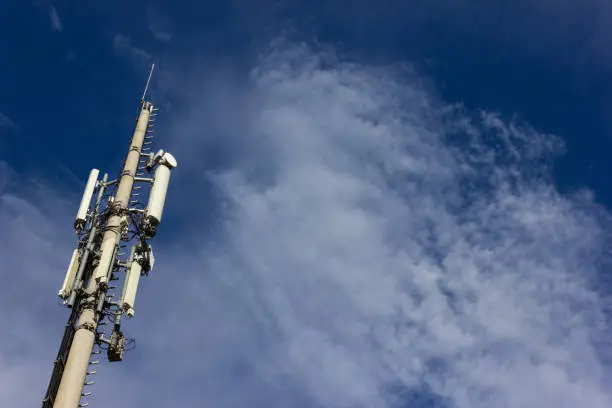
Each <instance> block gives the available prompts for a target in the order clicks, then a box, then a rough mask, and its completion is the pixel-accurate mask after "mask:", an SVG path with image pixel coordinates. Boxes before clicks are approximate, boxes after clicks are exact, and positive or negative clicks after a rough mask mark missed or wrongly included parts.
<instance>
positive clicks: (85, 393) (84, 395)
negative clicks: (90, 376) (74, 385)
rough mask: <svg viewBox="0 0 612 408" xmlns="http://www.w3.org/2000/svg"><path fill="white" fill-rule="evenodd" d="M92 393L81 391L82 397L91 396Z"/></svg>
mask: <svg viewBox="0 0 612 408" xmlns="http://www.w3.org/2000/svg"><path fill="white" fill-rule="evenodd" d="M90 395H91V392H82V393H81V397H89V396H90Z"/></svg>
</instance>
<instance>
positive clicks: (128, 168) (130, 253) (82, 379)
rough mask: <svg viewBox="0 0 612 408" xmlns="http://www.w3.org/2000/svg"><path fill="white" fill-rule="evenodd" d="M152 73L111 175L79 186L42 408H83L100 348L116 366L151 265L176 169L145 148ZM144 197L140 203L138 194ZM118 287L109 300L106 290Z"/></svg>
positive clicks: (149, 135) (151, 115) (94, 174)
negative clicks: (59, 333) (119, 164)
mask: <svg viewBox="0 0 612 408" xmlns="http://www.w3.org/2000/svg"><path fill="white" fill-rule="evenodd" d="M152 74H153V66H151V71H150V72H149V77H148V79H147V85H146V86H145V90H144V93H143V96H142V99H141V106H140V113H139V115H138V120H137V123H136V129H135V131H134V133H133V135H132V138H131V141H130V146H129V150H128V153H127V156H126V158H125V160H124V162H123V168H122V170H121V173H120V174H119V176H118V178H117V179H114V180H108V174H104V175H103V177H102V178H101V179H100V177H99V175H100V171H99V170H98V169H93V170H92V171H91V172H90V174H89V178H88V180H87V183H86V185H85V191H84V193H83V197H82V199H81V203H80V206H79V209H78V211H77V216H76V219H75V221H74V229H75V231H76V233H77V235H78V244H77V248H76V249H75V250H74V251H73V253H72V257H71V259H70V262H69V265H68V270H67V271H66V275H65V277H64V280H63V284H62V286H61V288H60V290H59V292H58V296H59V297H60V298H61V299H62V300H63V303H64V304H65V305H66V306H67V307H69V308H70V309H71V314H70V317H69V319H68V322H67V323H66V326H65V330H64V335H63V338H62V341H61V343H60V348H59V351H58V354H57V358H56V359H55V362H54V365H53V371H52V373H51V379H50V381H49V386H48V388H47V392H46V393H45V397H44V399H43V403H42V406H43V408H76V407H85V406H88V405H89V403H88V402H87V401H86V398H87V397H89V396H91V395H92V393H91V392H90V391H88V389H86V387H90V386H91V385H93V384H94V380H93V376H94V375H95V374H96V370H95V369H94V368H95V366H96V364H98V363H99V361H98V360H96V359H95V355H97V354H100V353H101V352H102V351H106V354H107V358H108V360H109V361H111V362H114V361H121V360H122V359H123V352H124V351H125V350H126V347H128V346H129V344H130V341H129V340H128V339H126V338H125V337H124V335H123V333H122V332H121V321H122V318H123V317H124V316H127V317H128V318H131V317H133V316H134V306H135V297H136V290H137V287H138V283H139V279H140V276H141V275H144V276H146V275H148V273H149V271H150V270H151V269H152V268H153V263H154V257H153V250H152V248H151V245H150V243H149V241H150V239H151V238H152V237H153V236H154V235H155V233H156V232H157V228H158V226H159V223H160V222H161V218H162V212H163V208H164V203H165V200H166V192H167V189H168V184H169V181H170V173H171V170H172V169H173V168H175V167H176V165H177V163H176V159H175V158H174V157H173V156H172V155H171V154H170V153H168V152H165V151H164V150H159V151H157V153H153V152H152V150H151V144H152V142H153V126H154V122H155V116H156V113H155V112H156V111H157V109H155V108H154V107H153V104H152V103H151V102H149V101H148V100H147V99H146V96H147V90H148V88H149V83H150V81H151V76H152ZM147 192H148V193H149V199H148V201H147V203H144V202H142V201H141V200H140V198H139V197H140V195H141V194H144V193H147ZM94 196H95V197H94ZM128 247H130V248H129V249H128ZM116 282H121V284H116ZM119 288H121V295H120V296H119V297H117V296H116V294H115V293H114V292H112V291H113V290H114V289H119ZM106 327H109V329H110V330H109V329H106Z"/></svg>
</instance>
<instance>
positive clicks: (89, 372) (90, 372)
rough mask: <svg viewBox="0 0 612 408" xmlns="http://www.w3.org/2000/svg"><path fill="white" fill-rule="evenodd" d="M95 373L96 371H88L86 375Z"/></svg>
mask: <svg viewBox="0 0 612 408" xmlns="http://www.w3.org/2000/svg"><path fill="white" fill-rule="evenodd" d="M97 373H98V372H97V371H96V370H93V371H88V372H87V375H94V374H97Z"/></svg>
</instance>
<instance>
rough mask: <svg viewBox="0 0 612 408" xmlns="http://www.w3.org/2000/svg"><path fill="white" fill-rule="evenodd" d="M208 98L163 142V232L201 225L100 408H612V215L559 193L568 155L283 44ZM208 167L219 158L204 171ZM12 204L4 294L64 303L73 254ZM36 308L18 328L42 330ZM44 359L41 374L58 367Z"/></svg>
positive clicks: (183, 241)
mask: <svg viewBox="0 0 612 408" xmlns="http://www.w3.org/2000/svg"><path fill="white" fill-rule="evenodd" d="M207 75H208V74H202V76H207ZM209 78H214V80H212V81H205V80H202V78H200V77H198V78H191V79H188V80H187V81H186V83H189V84H192V86H191V87H185V88H184V89H181V91H182V92H183V97H185V98H187V99H188V100H189V101H190V102H191V104H190V107H191V108H190V110H189V111H186V112H185V113H184V114H182V115H179V116H177V117H176V121H175V122H174V121H173V122H171V123H169V124H166V128H165V133H167V134H168V135H172V136H171V137H168V139H167V140H166V143H167V145H168V146H167V147H168V150H171V151H172V152H173V153H176V156H177V157H178V158H179V160H181V162H180V167H179V168H177V170H176V177H174V176H173V177H174V178H173V182H172V183H173V185H172V186H171V189H170V192H169V198H168V207H167V210H168V213H167V214H168V218H166V221H165V222H169V221H167V220H170V219H172V218H173V217H174V218H175V219H177V220H181V219H182V218H181V217H182V215H181V214H190V215H191V216H192V218H190V219H189V220H188V221H189V222H188V223H187V224H186V225H187V226H186V227H185V228H183V230H182V231H180V232H179V231H172V229H171V225H170V224H167V225H164V226H163V228H164V231H163V232H162V231H160V235H159V236H158V237H156V243H154V245H155V246H156V248H157V249H156V259H157V260H158V261H157V262H156V268H155V270H154V271H153V272H152V274H151V276H150V277H149V278H148V279H146V280H144V281H143V287H142V288H141V290H139V295H138V296H139V298H138V301H137V310H136V314H137V316H138V317H137V318H135V319H134V320H133V321H131V322H129V323H128V324H126V332H127V335H128V336H130V335H134V336H135V337H137V339H138V343H137V348H136V350H135V351H134V352H132V353H127V354H126V361H125V362H124V363H122V365H120V366H112V367H102V368H101V369H100V370H99V372H100V373H101V374H100V378H101V379H102V380H101V381H102V383H101V384H100V385H99V388H97V390H96V391H97V393H98V398H97V401H95V404H99V405H100V406H103V405H105V404H109V403H111V402H112V403H113V404H117V403H119V404H123V403H125V404H126V405H125V406H132V407H141V406H142V407H145V406H149V407H150V406H153V407H157V406H159V407H162V406H175V405H187V404H191V405H193V404H195V403H197V404H198V405H202V406H206V405H211V406H218V407H244V406H249V405H261V406H265V405H271V406H292V407H368V408H372V407H395V406H402V405H405V404H407V403H409V402H410V403H411V406H412V407H425V406H435V407H456V408H480V407H490V406H496V407H508V408H518V407H521V408H529V407H540V406H556V407H575V406H589V407H593V408H598V407H607V406H609V405H610V403H611V402H612V396H611V395H610V389H609V388H608V387H607V384H609V380H610V367H609V365H608V363H607V362H606V360H605V359H604V356H605V355H606V353H607V352H609V350H610V349H609V342H608V340H607V339H606V336H605V333H606V331H607V330H608V329H609V327H608V325H607V323H606V319H605V314H604V306H605V305H604V300H605V297H604V295H605V294H602V293H598V292H597V291H595V290H594V288H595V287H596V284H597V282H598V280H599V279H600V274H601V268H602V266H601V265H602V264H604V265H605V262H607V261H606V259H605V244H606V242H607V240H608V239H609V232H610V230H609V225H610V217H609V214H607V213H606V212H605V211H604V210H602V209H601V208H600V207H599V206H598V205H597V204H596V203H594V202H593V201H592V198H591V196H590V195H589V194H588V192H584V193H582V192H579V193H577V194H575V195H573V196H561V195H560V194H559V193H558V192H557V191H556V190H555V188H554V185H553V184H552V182H551V181H550V175H551V173H550V172H551V168H550V167H551V165H552V163H553V161H554V158H555V157H557V156H558V155H559V154H561V153H562V151H563V144H562V142H561V141H560V140H558V139H557V138H555V137H554V136H551V135H546V134H543V133H540V132H537V131H536V130H533V129H531V128H530V127H529V126H528V125H526V124H521V123H516V122H513V121H508V120H505V119H503V118H500V117H499V116H497V115H494V114H492V113H489V112H466V111H464V110H463V109H462V108H461V107H459V106H448V105H446V104H444V103H443V102H442V101H439V100H437V98H436V97H435V96H434V95H435V94H434V93H433V92H432V91H431V90H430V89H427V88H426V87H425V86H424V85H423V84H424V82H423V81H422V79H421V78H419V77H418V75H416V74H414V73H411V72H407V71H405V70H404V71H401V72H400V71H398V70H395V69H392V68H381V67H368V66H364V65H362V64H357V63H348V62H343V61H341V60H339V59H337V58H336V57H334V56H333V55H331V54H330V52H329V51H326V52H323V51H318V50H312V49H309V48H308V47H305V46H298V45H292V44H286V43H282V42H281V43H277V44H275V45H273V46H272V47H271V48H270V50H269V51H268V52H267V53H265V54H262V56H261V58H260V59H259V61H258V62H257V63H256V65H255V66H254V68H253V70H252V71H251V74H250V76H249V78H248V80H247V81H242V82H240V81H236V80H235V78H230V77H226V78H223V75H221V76H219V75H210V76H209ZM202 83H207V84H208V85H206V87H203V86H200V84H202ZM193 84H198V86H194V85H193ZM213 90H214V91H213ZM162 118H163V116H162ZM160 131H161V132H160V134H163V133H164V129H163V127H162V128H160ZM164 147H165V146H164ZM205 149H216V150H214V151H215V152H220V153H223V156H222V157H219V158H218V160H217V162H216V163H214V166H213V165H212V164H211V163H207V162H206V161H205V160H202V156H203V155H204V154H205ZM75 196H78V194H76V195H75ZM2 197H3V198H2V201H1V203H3V205H2V206H0V219H3V220H4V222H3V224H4V225H9V226H14V227H10V228H11V231H13V232H12V234H13V235H12V238H11V242H10V245H9V246H7V245H8V244H9V242H8V241H7V243H6V245H3V246H0V247H1V248H3V249H4V248H9V249H7V250H6V251H4V252H0V260H2V261H3V262H5V261H6V260H8V259H10V258H9V257H11V256H16V255H17V254H27V253H29V252H28V251H29V248H31V247H32V244H36V245H37V247H41V248H43V250H42V251H37V252H36V254H37V256H36V257H27V259H26V261H27V264H24V265H23V266H21V267H22V268H24V269H23V270H24V271H27V272H28V273H25V272H24V273H15V274H11V279H12V281H13V282H14V285H13V286H12V287H20V288H24V290H26V288H27V292H28V293H31V292H33V291H38V292H37V293H42V291H43V289H44V291H45V292H46V291H47V290H51V289H53V292H54V291H55V290H56V289H55V286H57V285H59V283H60V281H61V278H62V276H61V275H62V274H63V270H64V267H65V263H67V261H68V257H69V255H70V245H66V248H64V247H62V248H60V247H58V245H60V243H59V241H57V240H53V239H52V232H53V231H54V228H56V227H57V226H56V224H55V223H56V221H55V219H54V218H51V217H50V215H48V214H47V215H44V216H42V219H38V218H36V217H33V216H32V214H34V213H36V212H35V211H34V210H32V209H31V208H32V205H33V204H32V203H35V202H41V201H39V200H38V198H36V196H33V195H32V196H28V197H29V199H28V200H25V201H17V200H16V199H14V198H11V197H13V196H11V195H9V196H7V195H6V194H5V195H3V196H2ZM53 197H54V196H53V195H51V196H48V195H47V196H45V202H46V203H49V200H51V203H56V204H48V205H54V206H56V207H57V208H61V207H62V205H60V204H61V203H64V199H61V198H59V196H55V198H53ZM206 201H214V202H213V203H210V204H208V203H207V204H206V205H207V206H209V207H210V208H211V212H212V213H213V215H214V216H213V217H206V216H205V214H203V213H204V211H202V206H203V205H204V203H206ZM71 202H75V203H76V198H75V199H74V200H72V201H71ZM7 203H8V204H7ZM54 208H55V207H54ZM28 214H29V215H28ZM37 217H38V216H37ZM69 218H70V217H67V218H66V219H67V220H68V221H69ZM183 221H185V220H183ZM64 224H66V222H64ZM68 224H69V222H67V225H68ZM38 225H43V226H45V225H46V226H47V227H46V228H43V229H42V230H41V229H40V228H38ZM45 234H47V235H45ZM165 234H167V235H165ZM174 234H177V235H174ZM15 237H20V239H16V238H15ZM5 238H6V237H5ZM62 254H63V255H62ZM57 256H60V259H57V260H56V257H57ZM39 258H40V259H39ZM37 259H38V261H37ZM49 260H51V261H49ZM34 271H39V272H36V276H39V275H38V273H40V274H41V275H40V276H45V280H44V281H45V282H46V280H47V277H48V276H55V278H53V281H54V283H53V284H50V285H49V288H47V287H45V288H43V287H41V286H38V285H39V283H40V282H41V281H38V280H37V279H34V278H33V277H32V273H35V272H34ZM44 271H48V272H44ZM60 271H61V272H60ZM37 282H38V283H37ZM54 285H55V286H54ZM9 291H10V290H9V289H8V286H6V285H5V286H3V288H1V289H0V295H1V296H0V299H5V295H7V294H8V293H9ZM49 293H51V292H49ZM50 296H51V295H50ZM41 299H42V297H41ZM47 299H49V298H47ZM41 302H42V300H41ZM41 304H43V303H41ZM44 304H45V305H47V306H48V300H47V301H45V302H44ZM38 307H39V306H38V303H36V306H35V305H32V304H29V303H28V304H25V303H24V307H23V309H20V310H23V313H24V314H25V315H24V318H23V319H18V320H17V322H21V321H29V320H32V319H36V320H37V318H38V317H39V316H42V315H45V316H47V315H46V314H45V313H48V312H42V311H40V310H38ZM5 310H6V309H5ZM62 311H63V310H62ZM8 317H10V316H8ZM8 317H7V316H4V318H5V319H6V318H8ZM28 319H29V320H28ZM60 321H61V322H63V320H62V319H59V320H57V318H56V319H55V320H54V321H53V322H48V325H49V326H48V327H51V326H52V325H57V326H58V328H59V325H60V324H59V323H58V322H60ZM4 323H7V324H8V323H9V322H4ZM45 327H46V326H45ZM23 330H24V333H27V330H39V331H40V330H43V329H41V328H40V327H39V326H36V327H24V328H23ZM44 330H48V329H44ZM28 338H30V339H36V338H38V337H37V336H34V335H32V336H29V337H28ZM57 339H58V342H59V333H57ZM17 344H19V343H18V342H17V341H15V342H11V341H9V342H3V344H2V345H0V356H2V358H7V356H10V351H11V349H10V347H14V346H15V345H17ZM53 346H55V344H54V345H53ZM28 350H42V349H37V348H28ZM41 353H42V351H41ZM45 353H46V354H45V357H42V356H39V355H38V354H36V353H32V354H30V356H29V358H30V359H32V360H36V361H37V363H36V364H38V365H39V366H40V365H41V364H42V363H41V362H40V360H39V359H43V360H44V362H45V363H46V365H47V366H49V367H50V363H49V362H50V361H51V359H52V358H53V356H54V353H55V350H54V347H52V348H51V349H49V347H47V350H45ZM47 354H48V355H47ZM3 361H4V360H3ZM20 364H21V363H20ZM24 364H25V363H24ZM32 364H34V363H32ZM3 367H9V366H8V365H4V364H3ZM18 369H19V367H17V368H15V370H18ZM28 369H29V368H28ZM21 370H22V371H23V372H25V371H26V369H25V368H23V367H22V368H21ZM42 371H43V372H44V373H47V370H42ZM0 373H2V374H1V375H2V376H7V375H8V374H7V371H6V370H4V369H3V370H1V371H0ZM13 378H15V377H13ZM24 381H25V378H24ZM17 382H18V383H19V380H17ZM45 385H46V384H45ZM114 387H118V388H114ZM111 389H115V391H114V392H112V393H108V394H107V393H105V391H107V390H111ZM117 390H120V392H118V391H117ZM41 395H42V394H41ZM0 397H3V398H5V399H4V400H2V399H1V398H0V402H1V401H9V402H12V401H13V399H12V398H16V397H14V396H0ZM23 398H25V397H23ZM19 401H22V400H19ZM23 401H25V400H23ZM128 402H129V404H128ZM0 405H1V404H0ZM6 405H7V406H8V405H19V404H16V403H12V404H8V403H7V404H6ZM21 405H24V404H21ZM25 405H27V404H25Z"/></svg>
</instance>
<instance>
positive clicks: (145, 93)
mask: <svg viewBox="0 0 612 408" xmlns="http://www.w3.org/2000/svg"><path fill="white" fill-rule="evenodd" d="M154 68H155V63H152V64H151V71H149V78H148V79H147V85H146V86H145V89H144V92H143V93H142V102H144V101H145V97H146V96H147V90H148V89H149V83H151V76H153V69H154Z"/></svg>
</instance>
